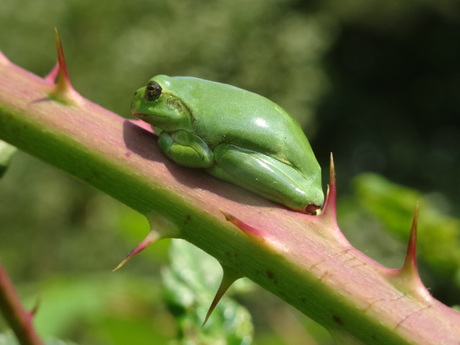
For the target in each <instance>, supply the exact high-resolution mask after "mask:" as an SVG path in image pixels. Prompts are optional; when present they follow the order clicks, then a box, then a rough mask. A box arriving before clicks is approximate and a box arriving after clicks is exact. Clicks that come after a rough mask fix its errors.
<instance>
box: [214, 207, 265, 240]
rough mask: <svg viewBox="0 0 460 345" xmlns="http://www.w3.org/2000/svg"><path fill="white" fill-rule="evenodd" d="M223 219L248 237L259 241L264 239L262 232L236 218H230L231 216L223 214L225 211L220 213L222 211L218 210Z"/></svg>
mask: <svg viewBox="0 0 460 345" xmlns="http://www.w3.org/2000/svg"><path fill="white" fill-rule="evenodd" d="M219 211H220V212H221V213H222V214H223V215H224V217H225V219H227V220H228V221H229V222H230V223H233V224H235V225H236V226H237V227H238V228H239V229H240V230H242V231H243V232H245V233H246V234H249V235H252V236H254V237H257V238H259V239H261V240H263V239H264V237H263V235H262V232H261V231H260V230H258V229H256V228H254V227H252V226H250V225H248V224H246V223H244V222H242V221H241V220H239V219H238V218H236V217H234V216H232V215H231V214H229V213H227V212H225V211H222V210H219Z"/></svg>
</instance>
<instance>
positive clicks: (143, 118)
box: [132, 113, 147, 121]
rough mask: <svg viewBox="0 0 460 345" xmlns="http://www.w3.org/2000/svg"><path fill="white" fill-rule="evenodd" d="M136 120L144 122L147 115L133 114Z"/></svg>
mask: <svg viewBox="0 0 460 345" xmlns="http://www.w3.org/2000/svg"><path fill="white" fill-rule="evenodd" d="M132 115H133V116H134V117H135V118H136V119H139V120H142V121H145V119H146V118H147V114H142V113H134V114H132Z"/></svg>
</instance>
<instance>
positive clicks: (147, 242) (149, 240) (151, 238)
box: [112, 230, 163, 272]
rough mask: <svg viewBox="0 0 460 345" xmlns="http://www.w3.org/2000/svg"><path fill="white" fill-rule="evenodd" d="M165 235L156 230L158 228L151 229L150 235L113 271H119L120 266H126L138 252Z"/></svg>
mask: <svg viewBox="0 0 460 345" xmlns="http://www.w3.org/2000/svg"><path fill="white" fill-rule="evenodd" d="M162 238H163V237H162V236H161V234H160V233H159V232H158V231H156V230H151V231H150V232H149V233H148V235H147V236H146V237H145V238H144V239H143V240H142V241H141V243H139V244H138V245H137V246H136V248H134V249H133V250H131V251H130V252H129V253H128V255H126V256H125V258H124V259H123V260H122V261H121V262H120V263H119V264H118V266H117V267H115V268H114V269H113V270H112V272H115V271H118V270H119V269H120V268H122V267H123V266H124V264H125V263H127V262H128V261H129V260H131V259H132V258H133V257H135V256H136V255H137V254H139V253H140V252H141V251H143V250H144V249H145V248H147V247H149V246H150V245H152V244H153V243H155V242H157V241H158V240H161V239H162Z"/></svg>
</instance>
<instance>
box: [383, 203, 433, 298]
mask: <svg viewBox="0 0 460 345" xmlns="http://www.w3.org/2000/svg"><path fill="white" fill-rule="evenodd" d="M418 215H419V203H418V202H417V204H416V206H415V210H414V218H413V219H412V227H411V231H410V235H409V242H408V244H407V251H406V258H405V260H404V264H403V266H402V267H401V268H400V269H396V270H389V275H390V277H392V279H393V280H394V281H395V282H396V283H397V286H398V287H399V288H400V289H401V290H403V291H405V292H406V293H411V294H413V295H417V296H419V297H421V298H422V299H423V300H425V301H426V302H430V301H431V300H432V297H431V294H430V292H429V291H428V289H427V288H426V287H425V285H423V282H422V280H421V279H420V274H419V272H418V267H417V225H418Z"/></svg>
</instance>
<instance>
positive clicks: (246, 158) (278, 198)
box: [207, 144, 323, 213]
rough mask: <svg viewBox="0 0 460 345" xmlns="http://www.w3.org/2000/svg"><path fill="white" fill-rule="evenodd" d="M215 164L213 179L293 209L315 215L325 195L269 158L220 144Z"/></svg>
mask: <svg viewBox="0 0 460 345" xmlns="http://www.w3.org/2000/svg"><path fill="white" fill-rule="evenodd" d="M214 160H215V164H214V165H213V166H212V167H211V168H208V169H207V171H208V172H209V173H210V174H212V175H213V176H216V177H218V178H220V179H222V180H226V181H229V182H231V183H234V184H236V185H238V186H240V187H242V188H244V189H247V190H249V191H251V192H253V193H256V194H258V195H261V196H263V197H264V198H266V199H269V200H272V201H275V202H277V203H279V204H282V205H285V206H287V207H289V208H291V209H294V210H298V211H303V212H308V213H312V212H310V211H314V210H315V209H317V208H319V206H321V204H322V202H323V200H322V198H323V196H322V191H316V190H315V188H314V186H313V185H312V183H311V181H308V180H307V179H306V178H305V177H304V176H303V175H302V174H301V173H299V172H298V171H297V170H296V169H294V168H293V167H291V166H289V165H287V164H284V163H282V162H280V161H278V160H276V159H274V158H272V157H270V156H267V155H264V154H261V153H258V152H255V151H251V150H247V149H243V148H240V147H238V146H235V145H230V144H220V145H218V146H216V147H215V148H214Z"/></svg>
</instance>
